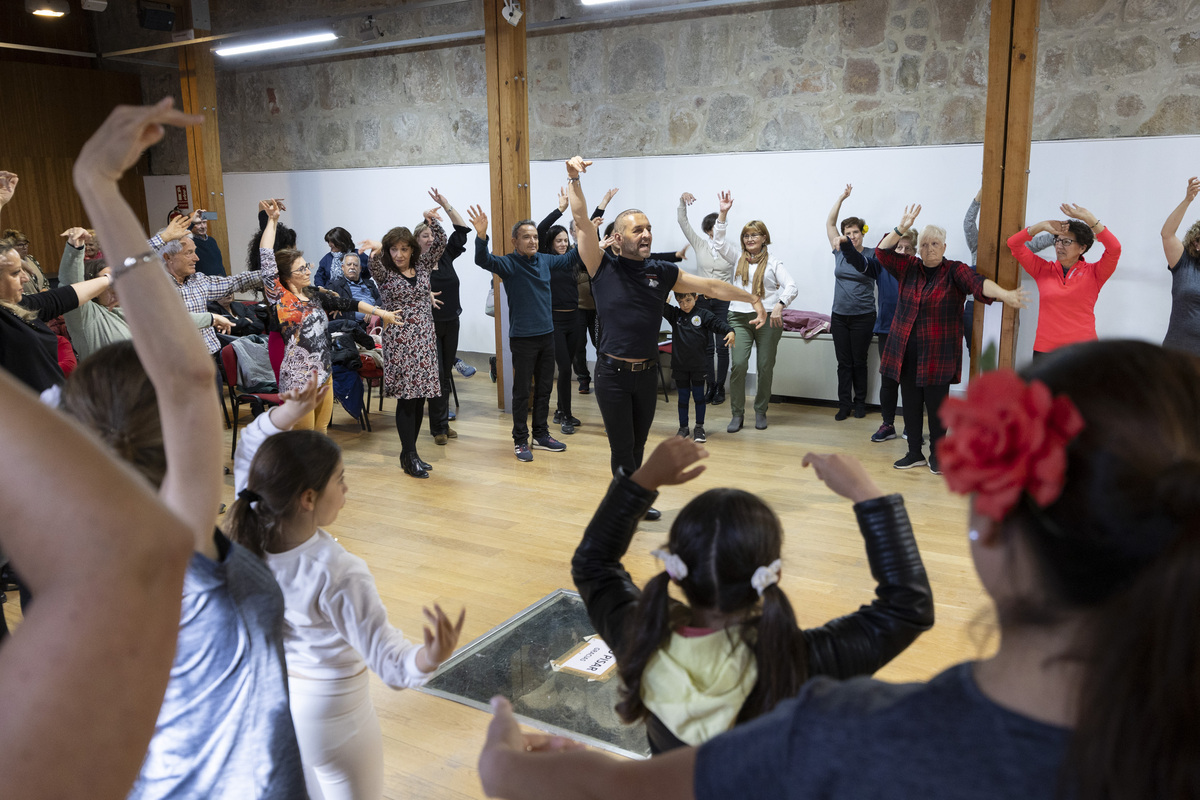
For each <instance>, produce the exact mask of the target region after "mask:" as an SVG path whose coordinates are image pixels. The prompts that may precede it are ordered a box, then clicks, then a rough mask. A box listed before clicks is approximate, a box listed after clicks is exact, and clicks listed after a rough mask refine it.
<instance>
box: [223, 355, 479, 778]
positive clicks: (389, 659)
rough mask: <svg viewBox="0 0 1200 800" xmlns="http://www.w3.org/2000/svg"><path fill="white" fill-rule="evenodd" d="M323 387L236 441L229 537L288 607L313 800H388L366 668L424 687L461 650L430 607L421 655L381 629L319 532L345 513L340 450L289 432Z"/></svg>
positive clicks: (378, 605)
mask: <svg viewBox="0 0 1200 800" xmlns="http://www.w3.org/2000/svg"><path fill="white" fill-rule="evenodd" d="M326 391H328V387H327V386H325V387H320V388H318V387H317V385H316V376H315V375H314V376H313V377H312V378H311V379H310V380H309V382H308V384H307V385H306V386H305V387H304V388H303V389H301V390H299V391H294V392H287V393H285V394H284V395H283V397H284V400H285V402H284V404H283V405H282V406H279V407H277V408H273V409H271V411H270V412H269V413H267V414H262V415H260V416H259V417H258V418H257V419H256V420H254V422H253V423H251V425H250V426H249V427H248V428H246V429H245V430H244V431H243V432H242V434H241V436H240V437H239V440H238V447H237V455H236V458H235V459H234V484H235V487H236V490H237V494H238V497H237V500H236V501H235V502H234V504H233V507H232V508H230V511H229V515H230V519H229V523H228V527H229V535H230V537H231V538H232V539H234V540H235V541H237V542H239V543H240V544H242V545H244V546H245V547H247V548H249V549H250V550H251V551H253V552H254V553H256V554H258V555H259V556H261V557H262V558H263V559H264V560H265V561H266V563H267V566H268V567H269V568H270V570H271V572H272V573H273V574H274V575H275V579H276V580H277V581H278V582H279V587H280V588H281V589H282V590H283V598H284V654H285V656H286V659H287V669H288V683H289V686H290V693H291V710H292V720H293V722H294V723H295V726H296V738H297V739H298V740H299V742H300V757H301V760H302V761H303V762H304V777H305V782H306V784H307V787H308V793H309V796H310V797H311V798H313V800H322V799H324V800H333V799H334V798H339V799H340V798H346V799H347V800H350V798H353V799H354V800H362V799H363V798H367V799H370V798H382V797H383V736H382V733H381V731H380V729H379V720H378V718H377V717H376V716H375V708H374V706H373V705H372V704H371V697H370V693H369V686H368V675H367V667H368V666H369V667H370V668H371V669H372V670H373V671H374V672H375V674H377V675H378V676H379V677H380V678H382V679H383V682H384V683H386V684H387V685H388V686H390V687H392V688H393V689H402V688H410V687H415V686H421V685H423V684H424V683H425V682H426V681H427V680H428V679H429V675H430V673H432V672H433V671H434V670H435V669H437V667H438V665H439V664H441V663H442V662H443V661H445V660H446V658H448V657H449V656H450V654H451V653H453V652H454V647H455V645H456V644H457V643H458V637H459V633H460V632H461V631H462V626H463V619H464V616H465V614H466V612H465V610H464V611H463V612H462V613H460V614H459V616H458V621H457V622H453V621H451V620H450V619H449V617H447V615H446V613H445V612H444V611H442V609H441V608H440V607H439V606H437V605H435V606H434V609H435V612H436V613H435V612H431V611H429V610H428V609H425V617H426V618H427V619H428V620H429V623H430V626H431V627H426V628H425V643H424V646H420V645H416V644H413V643H411V642H409V641H408V640H406V639H405V638H404V635H403V634H402V633H401V632H400V631H399V630H397V629H396V628H394V627H392V625H391V624H389V623H388V618H387V609H386V608H384V606H383V601H382V600H380V598H379V592H378V591H377V590H376V588H375V580H374V578H373V577H372V576H371V572H370V570H369V569H368V568H367V564H366V562H365V561H363V560H362V559H361V558H359V557H357V556H354V555H351V554H350V553H348V552H346V549H345V548H344V547H342V546H341V545H340V544H338V542H337V541H336V540H335V539H334V538H333V537H332V536H330V535H329V534H328V533H327V532H326V531H325V530H324V529H323V526H326V525H330V524H332V523H333V522H334V521H335V520H336V519H337V515H338V512H339V511H340V510H341V508H342V506H343V505H345V503H346V491H347V487H346V481H345V470H344V468H343V465H342V454H341V448H339V447H338V446H337V444H335V443H334V442H333V441H332V440H331V439H329V438H328V437H327V436H325V435H323V434H319V433H316V432H314V431H292V430H289V429H290V428H291V426H292V425H293V424H294V423H295V422H296V421H298V420H300V419H302V418H303V417H304V415H305V414H309V415H311V414H312V411H313V408H315V407H316V406H317V404H318V403H319V402H320V400H321V398H322V395H323V394H324V393H325V392H326Z"/></svg>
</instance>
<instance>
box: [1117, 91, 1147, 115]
mask: <svg viewBox="0 0 1200 800" xmlns="http://www.w3.org/2000/svg"><path fill="white" fill-rule="evenodd" d="M1145 109H1146V104H1145V103H1143V102H1142V98H1140V97H1138V96H1137V95H1136V94H1125V95H1121V96H1120V97H1118V98H1117V116H1118V117H1136V116H1137V115H1138V114H1140V113H1142V111H1144V110H1145Z"/></svg>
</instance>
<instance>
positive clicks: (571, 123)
mask: <svg viewBox="0 0 1200 800" xmlns="http://www.w3.org/2000/svg"><path fill="white" fill-rule="evenodd" d="M534 111H535V113H536V114H537V120H538V122H539V123H540V124H542V125H546V126H548V127H551V128H574V127H575V126H576V125H581V124H582V123H583V111H582V108H581V105H580V102H579V101H578V100H576V101H575V102H574V103H566V102H563V101H561V100H540V101H538V102H537V104H536V105H535V106H534Z"/></svg>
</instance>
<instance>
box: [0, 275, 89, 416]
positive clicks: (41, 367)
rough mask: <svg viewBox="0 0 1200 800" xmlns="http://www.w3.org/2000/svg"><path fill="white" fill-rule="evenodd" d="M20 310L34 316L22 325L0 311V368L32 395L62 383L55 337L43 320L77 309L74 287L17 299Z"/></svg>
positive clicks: (4, 310) (21, 322)
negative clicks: (31, 313) (33, 312)
mask: <svg viewBox="0 0 1200 800" xmlns="http://www.w3.org/2000/svg"><path fill="white" fill-rule="evenodd" d="M20 305H21V307H22V308H26V309H29V310H30V311H36V312H37V315H38V316H37V319H34V320H31V321H29V322H26V321H25V320H23V319H21V318H20V317H18V316H17V315H16V314H14V313H12V312H11V311H9V310H8V309H0V366H2V367H4V369H6V370H8V371H9V372H10V373H11V374H12V376H13V377H14V378H16V379H17V380H19V381H21V382H22V383H24V384H25V385H26V386H28V387H29V388H31V389H33V390H34V391H35V392H43V391H45V390H46V389H49V388H50V387H51V386H55V385H57V384H60V383H62V382H63V380H64V377H63V371H62V368H61V367H60V366H59V365H58V336H57V335H56V334H55V333H54V331H52V330H50V328H48V327H47V326H46V320H51V319H54V318H55V317H58V316H62V315H63V314H65V313H67V312H68V311H73V310H74V309H76V308H79V295H77V294H75V289H74V287H71V286H60V287H58V288H57V289H47V290H46V291H44V292H37V293H36V294H27V295H25V296H24V297H22V298H21V303H20Z"/></svg>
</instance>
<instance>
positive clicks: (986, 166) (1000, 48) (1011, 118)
mask: <svg viewBox="0 0 1200 800" xmlns="http://www.w3.org/2000/svg"><path fill="white" fill-rule="evenodd" d="M1039 7H1040V3H1039V0H992V28H991V40H990V42H989V44H988V48H989V50H988V93H987V121H986V127H985V130H984V135H983V195H982V196H981V197H980V204H981V209H980V215H979V252H978V255H979V261H978V264H979V274H980V275H983V276H984V277H987V278H991V279H992V280H994V281H996V283H998V284H1000V285H1001V286H1002V287H1004V288H1006V289H1011V288H1014V287H1016V286H1018V285H1019V284H1020V282H1021V268H1020V265H1018V264H1017V261H1016V259H1014V258H1013V257H1012V254H1011V253H1010V252H1008V248H1007V247H1006V246H1005V244H1004V242H1005V241H1006V240H1007V238H1008V237H1009V236H1010V235H1012V233H1013V232H1014V231H1017V230H1019V229H1020V228H1021V226H1022V225H1024V224H1025V202H1026V197H1027V193H1028V189H1029V150H1030V145H1031V143H1032V140H1033V92H1034V79H1035V78H1036V77H1037V38H1038V11H1039ZM981 308H982V306H977V309H981ZM1020 321H1021V320H1020V315H1019V312H1018V311H1017V310H1016V309H1012V308H1007V307H1006V308H1005V309H1004V316H1003V318H1002V322H1001V327H1000V357H999V366H1001V367H1012V366H1013V356H1014V351H1015V349H1016V343H1017V331H1018V330H1019V329H1020ZM982 342H983V314H982V313H976V314H975V320H974V325H973V330H972V332H971V375H972V376H975V375H978V374H979V358H978V356H979V350H980V347H981V346H982Z"/></svg>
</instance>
